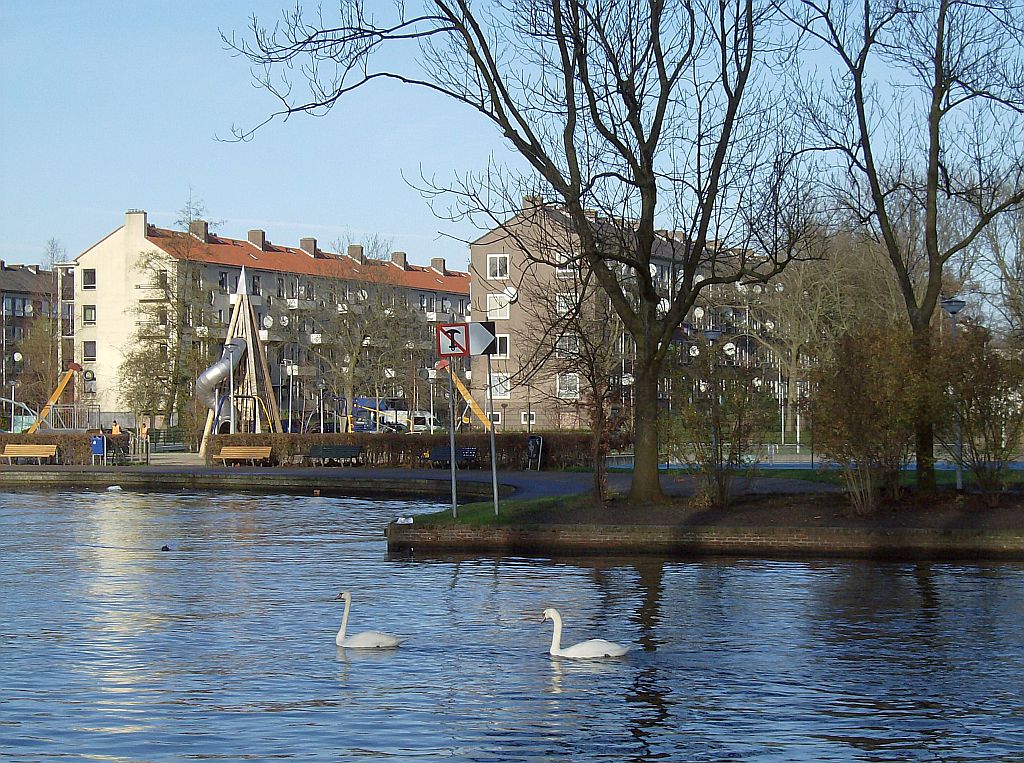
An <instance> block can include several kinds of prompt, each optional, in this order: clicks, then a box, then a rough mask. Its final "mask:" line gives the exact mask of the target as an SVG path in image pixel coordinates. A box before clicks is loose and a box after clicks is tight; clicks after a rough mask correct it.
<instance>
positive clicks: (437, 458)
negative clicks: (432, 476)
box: [427, 446, 480, 469]
mask: <svg viewBox="0 0 1024 763" xmlns="http://www.w3.org/2000/svg"><path fill="white" fill-rule="evenodd" d="M451 460H452V449H451V448H446V447H441V446H439V447H435V448H431V449H430V452H429V453H428V454H427V461H428V462H429V463H430V467H431V468H434V467H435V466H436V467H442V466H449V465H450V463H451ZM455 465H456V466H458V467H459V468H460V469H468V468H470V467H474V466H479V465H480V463H479V457H478V456H477V449H476V448H456V449H455Z"/></svg>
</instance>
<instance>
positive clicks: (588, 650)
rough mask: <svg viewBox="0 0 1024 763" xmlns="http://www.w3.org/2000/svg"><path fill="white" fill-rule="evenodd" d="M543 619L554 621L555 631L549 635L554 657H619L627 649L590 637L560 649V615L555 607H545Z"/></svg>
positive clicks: (627, 648)
mask: <svg viewBox="0 0 1024 763" xmlns="http://www.w3.org/2000/svg"><path fill="white" fill-rule="evenodd" d="M544 620H545V621H547V620H554V621H555V632H554V633H553V634H552V636H551V650H550V653H551V654H553V655H554V656H555V657H568V658H570V659H574V660H588V659H594V658H595V657H621V656H622V655H624V654H625V653H626V652H628V651H629V647H628V646H623V645H622V644H616V643H614V642H612V641H605V640H604V639H603V638H592V639H589V640H588V641H581V642H580V643H578V644H573V645H572V646H568V647H566V648H565V649H562V616H561V615H560V614H558V610H557V609H545V610H544Z"/></svg>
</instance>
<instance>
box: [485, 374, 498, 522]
mask: <svg viewBox="0 0 1024 763" xmlns="http://www.w3.org/2000/svg"><path fill="white" fill-rule="evenodd" d="M487 404H488V408H489V409H490V410H489V411H488V414H487V415H488V417H489V418H490V420H491V425H490V427H488V429H489V430H490V433H491V492H492V493H493V495H494V516H498V456H497V448H496V447H495V446H494V387H493V386H492V385H491V356H490V355H488V356H487Z"/></svg>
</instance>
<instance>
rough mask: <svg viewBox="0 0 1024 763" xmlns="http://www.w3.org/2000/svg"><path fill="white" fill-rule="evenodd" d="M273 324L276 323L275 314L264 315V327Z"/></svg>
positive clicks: (269, 326) (266, 327)
mask: <svg viewBox="0 0 1024 763" xmlns="http://www.w3.org/2000/svg"><path fill="white" fill-rule="evenodd" d="M273 325H274V316H273V315H264V316H263V328H265V329H269V328H271V327H272V326H273Z"/></svg>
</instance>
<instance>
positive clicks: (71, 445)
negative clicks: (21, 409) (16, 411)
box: [0, 432, 92, 464]
mask: <svg viewBox="0 0 1024 763" xmlns="http://www.w3.org/2000/svg"><path fill="white" fill-rule="evenodd" d="M89 437H90V436H89V434H88V433H87V432H45V433H37V434H9V433H0V448H3V446H4V445H6V444H7V443H9V442H11V443H25V444H34V445H56V446H57V460H58V461H59V462H60V463H62V464H89V463H91V462H92V450H91V447H90V446H91V440H90V439H89Z"/></svg>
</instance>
